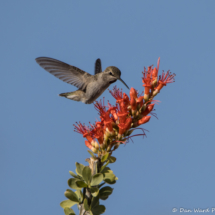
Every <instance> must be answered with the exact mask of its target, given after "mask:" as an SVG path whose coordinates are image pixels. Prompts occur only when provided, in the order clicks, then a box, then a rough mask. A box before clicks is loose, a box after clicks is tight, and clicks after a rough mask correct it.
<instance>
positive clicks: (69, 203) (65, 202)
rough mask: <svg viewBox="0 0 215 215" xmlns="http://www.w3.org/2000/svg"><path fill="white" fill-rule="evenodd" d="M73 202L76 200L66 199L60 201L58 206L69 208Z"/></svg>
mask: <svg viewBox="0 0 215 215" xmlns="http://www.w3.org/2000/svg"><path fill="white" fill-rule="evenodd" d="M75 204H77V202H73V201H71V200H69V199H67V200H64V201H62V202H61V203H60V206H61V207H62V208H71V207H72V206H73V205H75Z"/></svg>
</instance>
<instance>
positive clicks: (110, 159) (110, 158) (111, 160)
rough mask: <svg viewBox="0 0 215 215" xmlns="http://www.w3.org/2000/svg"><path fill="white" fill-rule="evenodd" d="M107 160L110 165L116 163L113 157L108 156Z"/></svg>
mask: <svg viewBox="0 0 215 215" xmlns="http://www.w3.org/2000/svg"><path fill="white" fill-rule="evenodd" d="M108 160H109V162H110V163H114V162H115V161H116V158H115V157H113V156H110V157H109V158H108Z"/></svg>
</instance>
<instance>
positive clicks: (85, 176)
mask: <svg viewBox="0 0 215 215" xmlns="http://www.w3.org/2000/svg"><path fill="white" fill-rule="evenodd" d="M82 176H83V179H84V180H85V182H86V183H87V184H90V181H91V169H90V168H89V167H88V166H85V167H84V169H83V171H82Z"/></svg>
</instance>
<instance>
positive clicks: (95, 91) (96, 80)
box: [35, 57, 129, 104]
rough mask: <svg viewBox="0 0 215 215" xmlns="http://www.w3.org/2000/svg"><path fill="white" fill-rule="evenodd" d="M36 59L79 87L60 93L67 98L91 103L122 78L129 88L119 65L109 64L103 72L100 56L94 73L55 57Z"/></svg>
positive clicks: (51, 71)
mask: <svg viewBox="0 0 215 215" xmlns="http://www.w3.org/2000/svg"><path fill="white" fill-rule="evenodd" d="M35 60H36V62H37V63H38V64H39V65H40V66H41V67H42V68H43V69H45V70H46V71H48V72H49V73H51V74H52V75H54V76H56V77H57V78H59V79H61V80H62V81H64V82H66V83H68V84H71V85H74V86H76V87H77V88H78V90H76V91H73V92H68V93H61V94H59V96H62V97H65V98H67V99H71V100H74V101H81V102H83V103H85V104H91V103H93V102H94V101H95V100H96V99H97V98H98V97H99V96H100V95H101V94H102V93H103V92H104V91H105V90H106V89H107V88H108V87H109V86H110V85H111V84H112V83H114V82H116V81H117V80H120V81H121V82H122V83H123V84H124V85H125V86H126V87H127V88H128V89H129V87H128V86H127V85H126V83H125V82H124V81H123V80H122V79H121V78H120V76H121V71H120V70H119V69H118V68H117V67H115V66H109V67H107V68H106V69H105V70H104V71H103V72H102V64H101V60H100V59H99V58H98V59H97V60H96V62H95V70H94V75H91V74H89V73H87V72H85V71H83V70H81V69H79V68H77V67H75V66H72V65H69V64H67V63H64V62H62V61H59V60H56V59H53V58H48V57H38V58H36V59H35Z"/></svg>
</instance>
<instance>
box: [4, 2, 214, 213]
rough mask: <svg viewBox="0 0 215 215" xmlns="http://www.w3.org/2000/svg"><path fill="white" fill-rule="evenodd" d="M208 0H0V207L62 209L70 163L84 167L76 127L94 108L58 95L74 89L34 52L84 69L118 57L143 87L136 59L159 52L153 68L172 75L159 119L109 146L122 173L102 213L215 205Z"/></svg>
mask: <svg viewBox="0 0 215 215" xmlns="http://www.w3.org/2000/svg"><path fill="white" fill-rule="evenodd" d="M214 9H215V2H214V1H212V0H211V1H210V0H207V1H199V0H195V1H194V0H190V1H184V0H181V1H170V0H163V1H153V0H151V1H140V0H139V1H127V0H124V1H122V0H118V1H113V0H109V1H94V0H93V1H86V0H85V1H74V0H66V1H57V0H45V1H44V0H43V1H41V0H37V1H27V0H25V1H24V0H20V1H15V0H11V1H6V0H2V1H1V2H0V26H1V30H0V31H1V37H0V38H1V39H0V58H1V63H0V71H1V78H0V88H1V90H0V97H1V112H0V114H1V120H0V121H1V123H0V143H1V144H0V147H1V148H0V167H1V177H0V184H1V187H0V192H1V195H0V214H4V215H11V214H17V215H25V214H31V215H37V214H53V215H54V214H58V215H59V214H64V213H63V209H62V208H61V207H60V206H59V203H60V202H61V201H62V200H64V199H66V198H65V197H64V191H65V190H66V189H67V188H68V186H67V180H68V179H69V177H70V175H69V170H72V171H74V170H75V162H76V161H77V162H80V163H83V164H85V165H87V163H86V162H85V161H84V160H85V158H87V157H89V154H88V153H87V148H86V147H85V145H84V138H82V136H81V135H79V134H78V133H75V132H74V131H73V124H74V123H75V122H76V121H81V122H85V123H87V122H89V121H91V122H94V121H95V119H96V118H98V115H97V112H96V110H95V109H94V107H93V105H85V104H83V103H78V102H74V101H70V100H68V99H64V98H61V97H58V94H59V93H63V92H69V91H74V90H76V88H75V87H74V86H71V85H69V84H66V83H64V82H62V81H60V80H58V79H57V78H55V77H54V76H52V75H50V74H48V73H47V72H46V71H45V70H43V69H42V68H41V67H39V66H38V64H37V63H36V62H35V58H36V57H40V56H47V57H52V58H56V59H59V60H61V61H64V62H66V63H69V64H71V65H74V66H77V67H79V68H80V69H82V70H85V71H87V72H89V73H91V74H92V73H93V69H94V62H95V60H96V59H97V58H101V60H102V65H103V69H104V68H106V67H107V66H112V65H114V66H117V67H118V68H119V69H120V70H121V71H122V76H121V77H122V79H123V80H124V81H125V82H126V83H127V85H128V86H129V87H134V88H136V89H137V90H140V91H142V90H143V88H142V82H141V77H142V74H141V72H142V71H143V67H144V66H146V67H147V66H149V65H151V64H154V65H155V64H156V62H157V59H158V57H161V64H160V71H162V70H165V71H167V70H169V69H170V70H171V72H174V73H176V82H175V83H173V84H170V85H169V86H168V87H165V88H164V89H163V90H162V92H161V93H160V94H159V95H158V96H157V97H156V98H157V99H159V100H160V101H161V103H160V105H157V106H155V107H156V113H157V115H158V118H159V119H158V120H157V119H156V118H152V119H151V121H150V122H149V123H147V124H146V125H144V126H142V127H143V128H145V129H147V130H149V132H148V133H147V138H144V139H143V138H142V137H136V138H133V141H134V143H132V142H129V143H128V144H127V145H126V146H121V147H120V148H119V149H118V150H117V151H116V152H115V154H114V156H115V157H117V162H116V163H114V164H112V165H111V166H110V167H111V168H112V169H113V171H114V173H115V174H116V176H117V177H118V178H119V180H118V181H117V183H116V184H115V185H113V187H114V191H113V194H112V195H111V197H110V198H109V199H108V200H106V201H104V202H103V204H104V205H105V206H106V212H105V214H107V215H108V214H147V215H155V214H156V215H157V214H159V215H170V214H183V212H181V213H180V212H179V211H178V212H175V213H173V212H172V209H173V208H174V207H176V208H177V209H178V210H179V209H180V208H185V209H191V210H193V209H194V208H202V209H204V208H209V209H210V210H211V208H213V207H214V208H215V202H214V194H215V183H214V181H215V170H214V165H215V158H214V157H215V156H214V153H215V141H214V139H215V132H214V127H215V123H214V117H215V116H214V108H215V102H214V99H213V97H214V82H213V81H214V78H215V72H214V58H215V51H214V50H215V43H214V38H215V28H214V20H215V14H214ZM117 86H118V87H120V88H122V89H123V91H124V92H126V93H128V89H126V88H125V87H124V85H123V84H122V83H121V82H117ZM110 88H112V87H110ZM103 96H105V99H106V100H110V101H111V102H114V99H113V98H111V95H110V94H109V92H108V91H105V93H104V94H103ZM75 211H76V212H77V209H76V207H75ZM210 213H212V212H211V211H210ZM214 213H215V212H214ZM189 214H194V212H193V213H189Z"/></svg>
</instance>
